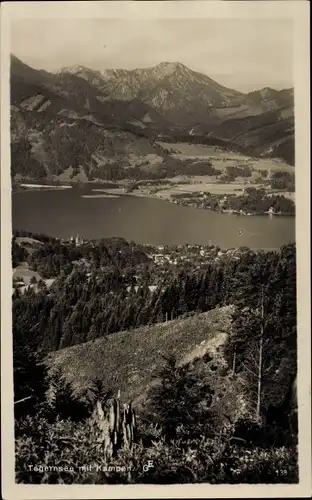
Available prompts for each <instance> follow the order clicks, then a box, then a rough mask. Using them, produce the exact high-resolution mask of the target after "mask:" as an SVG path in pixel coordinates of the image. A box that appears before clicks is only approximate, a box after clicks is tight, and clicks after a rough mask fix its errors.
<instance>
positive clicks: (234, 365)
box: [232, 351, 236, 375]
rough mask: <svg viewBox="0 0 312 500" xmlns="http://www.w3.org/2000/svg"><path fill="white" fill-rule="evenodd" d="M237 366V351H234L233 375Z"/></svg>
mask: <svg viewBox="0 0 312 500" xmlns="http://www.w3.org/2000/svg"><path fill="white" fill-rule="evenodd" d="M235 368H236V351H235V352H234V356H233V365H232V373H233V375H234V374H235Z"/></svg>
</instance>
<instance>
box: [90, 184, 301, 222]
mask: <svg viewBox="0 0 312 500" xmlns="http://www.w3.org/2000/svg"><path fill="white" fill-rule="evenodd" d="M205 187H206V188H207V185H206V186H205ZM201 188H203V186H202V185H201ZM211 188H213V185H209V189H211ZM92 191H96V192H102V193H106V194H107V195H109V196H111V195H113V194H114V195H117V196H115V197H118V196H135V197H137V198H151V199H156V200H162V201H166V202H169V203H173V204H175V205H182V206H186V207H193V208H199V209H201V210H209V211H211V212H218V213H223V214H231V215H245V216H259V215H261V216H269V217H272V216H288V217H289V216H294V214H292V213H285V212H273V211H270V210H268V211H266V212H261V211H258V212H255V211H253V212H251V211H250V212H246V211H243V210H232V209H225V208H224V209H223V208H222V207H220V206H219V207H218V208H216V209H213V208H210V207H204V206H201V205H200V204H199V203H198V202H196V201H194V202H193V203H185V202H184V201H183V199H181V200H178V199H176V198H173V197H172V195H173V194H176V191H174V190H173V189H170V188H169V189H166V190H165V189H163V190H160V191H157V192H152V191H149V190H147V189H146V190H142V189H141V190H138V189H135V190H133V191H130V192H127V191H126V190H125V188H115V189H93V190H92ZM230 191H231V194H232V193H233V190H232V189H230ZM218 194H219V193H218Z"/></svg>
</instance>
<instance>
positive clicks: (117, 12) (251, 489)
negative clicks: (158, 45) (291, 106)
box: [1, 0, 312, 500]
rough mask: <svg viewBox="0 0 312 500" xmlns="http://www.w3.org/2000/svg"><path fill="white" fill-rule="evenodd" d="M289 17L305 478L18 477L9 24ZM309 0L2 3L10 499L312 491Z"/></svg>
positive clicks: (4, 418) (4, 361) (5, 454)
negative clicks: (116, 481)
mask: <svg viewBox="0 0 312 500" xmlns="http://www.w3.org/2000/svg"><path fill="white" fill-rule="evenodd" d="M121 16H122V18H123V19H124V18H125V17H126V18H132V19H145V18H175V19H177V18H199V19H202V18H204V17H206V18H230V19H244V18H245V19H248V18H270V19H272V18H275V19H282V18H290V19H293V22H294V82H295V121H296V214H297V215H296V241H297V273H298V285H297V289H298V345H299V348H298V360H299V361H298V398H299V467H300V483H299V484H298V485H231V486H226V485H209V484H200V485H188V484H187V485H172V486H160V485H152V486H147V485H140V486H133V485H127V486H115V485H112V486H105V485H103V486H98V485H90V486H89V485H70V486H63V485H59V486H58V485H47V486H46V485H38V486H36V485H17V484H15V483H14V451H13V450H14V439H13V438H14V436H13V404H12V402H13V397H12V394H13V382H12V378H13V377H12V338H11V335H10V332H11V331H12V320H11V279H12V278H11V182H10V169H9V165H10V147H9V146H10V128H9V92H10V89H9V53H10V44H9V28H10V22H11V20H12V19H17V18H18V19H24V18H30V19H34V18H39V19H42V18H59V19H60V18H63V19H64V18H70V19H74V18H100V17H102V18H120V17H121ZM309 52H310V50H309V2H305V1H295V0H290V1H258V2H247V1H245V2H241V1H238V2H236V1H234V2H232V1H230V2H227V1H225V2H219V1H183V2H182V1H181V2H180V1H166V2H158V1H157V2H156V1H155V2H148V1H144V2H141V1H140V2H131V1H128V2H124V1H123V2H120V1H116V2H107V1H106V2H93V1H84V2H7V3H4V4H2V6H1V312H2V314H1V341H2V349H1V375H2V376H1V380H2V391H1V407H2V414H1V425H2V429H1V431H2V432H1V435H2V443H1V445H2V485H3V486H2V494H3V498H4V499H5V500H11V499H12V500H19V499H38V500H43V499H50V498H55V499H85V498H95V499H102V498H207V497H216V498H220V497H230V498H239V497H240V498H247V497H249V498H252V497H277V498H281V497H285V498H286V497H292V496H299V497H310V495H311V493H312V487H311V408H310V403H311V401H310V397H311V394H310V388H311V385H310V380H311V338H310V303H311V302H310V286H309V285H310V281H309V279H310V258H309V257H310V247H309V241H310V238H309V236H310V191H309V187H310V148H309V137H310V134H309V109H310V105H309V104H310V99H309Z"/></svg>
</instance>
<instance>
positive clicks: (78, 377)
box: [47, 307, 231, 401]
mask: <svg viewBox="0 0 312 500" xmlns="http://www.w3.org/2000/svg"><path fill="white" fill-rule="evenodd" d="M230 313H231V308H230V307H223V308H217V309H214V310H212V311H209V312H207V313H202V314H198V315H196V316H194V317H191V318H187V319H184V320H174V321H169V322H167V323H160V324H156V325H152V326H144V327H141V328H138V329H136V330H132V331H125V332H120V333H113V334H111V335H109V336H108V337H106V338H101V339H97V340H95V341H94V342H92V341H91V342H87V343H85V344H80V345H76V346H73V347H68V348H66V349H62V350H60V351H57V352H55V353H52V354H50V356H49V357H48V359H47V364H48V366H50V369H51V370H52V371H53V370H55V369H56V370H58V369H60V371H61V373H62V374H63V375H64V376H65V378H66V380H67V381H68V382H70V383H72V385H73V388H74V389H75V390H76V391H77V392H78V393H79V392H80V391H81V390H83V389H85V388H86V387H88V386H89V384H90V382H91V381H92V379H94V378H100V379H101V380H102V381H103V383H104V385H105V389H106V390H108V389H112V390H113V391H114V392H115V393H116V392H117V391H118V389H120V391H121V398H122V399H124V400H125V401H129V400H130V399H136V398H139V399H140V397H141V396H142V394H143V395H144V394H145V391H146V389H147V388H148V386H149V385H150V384H151V383H153V380H155V378H156V376H157V374H158V370H159V368H160V367H161V366H162V364H163V362H164V359H163V356H168V355H170V354H175V355H176V357H177V359H178V360H179V361H180V362H181V363H184V362H189V361H191V360H192V359H194V358H196V357H200V356H203V355H204V354H205V353H206V352H211V353H212V354H213V353H215V352H216V350H217V349H218V346H219V345H221V344H222V343H223V342H224V341H225V339H226V336H227V332H228V329H229V326H230Z"/></svg>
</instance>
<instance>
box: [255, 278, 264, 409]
mask: <svg viewBox="0 0 312 500" xmlns="http://www.w3.org/2000/svg"><path fill="white" fill-rule="evenodd" d="M263 295H264V294H263V285H262V286H261V332H260V341H259V367H258V391H257V409H256V416H257V419H259V418H260V410H261V402H262V401H261V391H262V357H263V336H264V296H263Z"/></svg>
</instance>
